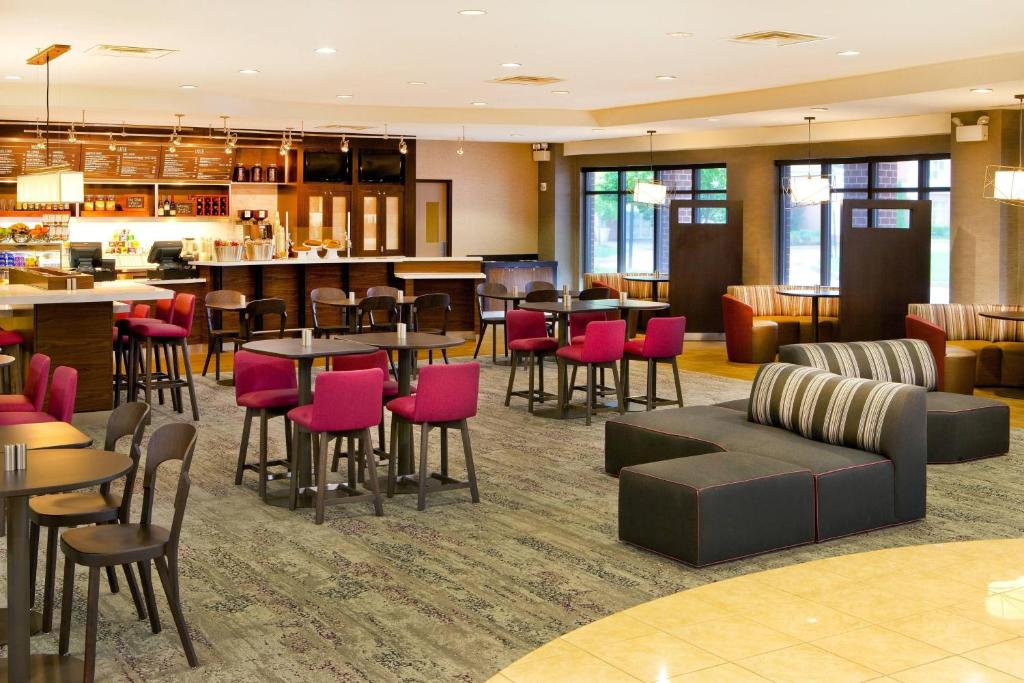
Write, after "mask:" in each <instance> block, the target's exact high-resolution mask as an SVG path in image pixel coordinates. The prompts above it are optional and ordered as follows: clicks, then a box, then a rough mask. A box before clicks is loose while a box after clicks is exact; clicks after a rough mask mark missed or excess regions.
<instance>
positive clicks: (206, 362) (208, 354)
mask: <svg viewBox="0 0 1024 683" xmlns="http://www.w3.org/2000/svg"><path fill="white" fill-rule="evenodd" d="M215 344H216V342H214V341H213V338H212V337H211V338H210V339H209V341H208V342H207V344H206V360H204V361H203V372H202V373H201V374H202V376H203V377H206V371H207V370H209V369H210V360H211V359H212V358H213V347H214V345H215Z"/></svg>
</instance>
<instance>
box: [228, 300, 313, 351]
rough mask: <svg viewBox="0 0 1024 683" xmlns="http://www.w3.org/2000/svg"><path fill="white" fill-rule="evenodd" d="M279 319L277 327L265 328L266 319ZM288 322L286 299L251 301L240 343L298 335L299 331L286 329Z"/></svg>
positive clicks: (247, 309)
mask: <svg viewBox="0 0 1024 683" xmlns="http://www.w3.org/2000/svg"><path fill="white" fill-rule="evenodd" d="M274 316H276V317H277V327H272V328H270V329H264V328H263V319H264V318H266V317H274ZM287 322H288V311H287V310H286V306H285V303H284V299H256V300H255V301H250V302H249V303H248V304H247V305H246V307H245V317H244V319H243V321H242V334H241V335H240V336H239V339H238V343H239V344H244V343H246V342H251V341H253V340H254V339H266V338H277V339H284V335H285V333H286V332H287V333H298V330H292V329H285V325H286V324H287Z"/></svg>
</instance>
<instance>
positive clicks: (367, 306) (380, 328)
mask: <svg viewBox="0 0 1024 683" xmlns="http://www.w3.org/2000/svg"><path fill="white" fill-rule="evenodd" d="M397 325H398V303H397V302H396V301H395V297H393V296H388V295H383V294H381V295H376V296H374V295H370V296H367V297H365V298H364V299H363V300H362V301H360V302H359V326H358V329H359V331H360V332H364V331H370V332H394V331H395V329H396V328H397ZM364 327H368V328H369V329H368V330H364Z"/></svg>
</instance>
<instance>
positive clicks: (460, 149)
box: [455, 126, 466, 157]
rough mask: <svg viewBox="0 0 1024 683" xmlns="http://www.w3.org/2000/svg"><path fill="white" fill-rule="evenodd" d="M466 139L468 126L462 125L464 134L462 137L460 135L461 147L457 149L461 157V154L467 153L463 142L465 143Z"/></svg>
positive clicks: (456, 151)
mask: <svg viewBox="0 0 1024 683" xmlns="http://www.w3.org/2000/svg"><path fill="white" fill-rule="evenodd" d="M465 141H466V127H465V126H463V127H462V136H461V137H459V148H458V149H457V150H455V153H456V154H458V155H459V156H460V157H461V156H462V155H463V154H465V153H466V150H464V149H463V148H462V143H464V142H465Z"/></svg>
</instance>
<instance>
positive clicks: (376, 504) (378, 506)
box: [363, 429, 384, 517]
mask: <svg viewBox="0 0 1024 683" xmlns="http://www.w3.org/2000/svg"><path fill="white" fill-rule="evenodd" d="M371 444H372V441H371V437H370V430H369V429H365V430H363V460H364V461H365V462H366V470H367V474H368V476H369V477H370V491H371V492H372V493H373V513H374V514H375V515H377V516H378V517H383V516H384V502H383V501H382V500H381V499H380V479H378V478H377V456H375V455H374V454H373V446H372V445H371Z"/></svg>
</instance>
